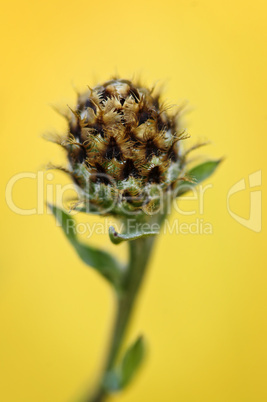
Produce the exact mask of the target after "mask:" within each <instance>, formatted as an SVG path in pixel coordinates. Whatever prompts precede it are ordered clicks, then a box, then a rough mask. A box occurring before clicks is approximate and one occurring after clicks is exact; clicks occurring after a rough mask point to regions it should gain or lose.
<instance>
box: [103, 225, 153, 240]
mask: <svg viewBox="0 0 267 402" xmlns="http://www.w3.org/2000/svg"><path fill="white" fill-rule="evenodd" d="M108 234H109V238H110V240H111V241H112V243H114V244H120V243H122V242H123V241H128V240H136V239H139V238H140V237H148V236H155V235H157V234H159V232H156V231H152V230H151V231H145V232H135V233H123V234H121V233H118V232H116V230H115V229H114V227H113V226H110V228H109V230H108Z"/></svg>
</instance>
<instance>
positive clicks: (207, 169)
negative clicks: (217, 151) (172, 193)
mask: <svg viewBox="0 0 267 402" xmlns="http://www.w3.org/2000/svg"><path fill="white" fill-rule="evenodd" d="M221 162H222V159H218V160H215V161H206V162H203V163H201V164H200V165H198V166H195V167H193V168H192V169H191V170H189V172H188V173H187V176H188V177H189V178H190V179H192V180H193V181H192V182H187V181H182V182H181V183H180V184H179V188H178V194H177V195H178V196H180V195H183V194H185V193H187V192H188V191H190V190H191V189H192V187H195V186H197V185H198V184H199V183H201V182H202V181H204V180H205V179H207V178H208V177H210V176H211V175H212V174H213V173H214V171H215V170H216V169H217V167H218V166H219V164H220V163H221Z"/></svg>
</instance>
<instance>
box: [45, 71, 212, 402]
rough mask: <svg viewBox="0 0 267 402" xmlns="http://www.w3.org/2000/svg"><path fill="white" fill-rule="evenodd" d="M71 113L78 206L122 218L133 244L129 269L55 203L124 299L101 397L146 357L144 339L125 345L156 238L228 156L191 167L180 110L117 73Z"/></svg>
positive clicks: (83, 254)
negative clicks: (86, 238)
mask: <svg viewBox="0 0 267 402" xmlns="http://www.w3.org/2000/svg"><path fill="white" fill-rule="evenodd" d="M65 117H66V118H67V121H68V133H67V135H66V136H65V137H63V138H57V139H56V142H58V143H59V144H60V145H61V146H62V147H64V149H65V150H66V153H67V156H68V166H67V167H66V168H65V167H64V168H60V169H63V170H64V171H65V172H67V173H68V174H69V175H70V176H71V178H72V179H73V181H74V183H75V184H76V188H77V191H78V194H79V200H78V201H77V202H76V203H75V205H74V206H72V209H73V210H76V211H77V210H79V211H82V212H86V213H93V214H99V215H104V216H107V215H110V216H112V217H115V218H117V219H118V220H119V221H120V223H121V224H122V225H123V226H122V227H123V230H122V232H121V233H119V232H118V231H116V230H115V229H114V228H113V227H110V228H109V237H110V240H111V241H112V242H113V243H114V244H116V245H119V244H120V243H122V242H127V243H128V246H129V259H128V263H127V264H126V266H122V264H121V263H120V262H119V261H118V260H117V259H116V258H115V257H114V256H111V255H110V254H109V253H107V252H106V251H105V250H100V249H96V248H94V247H91V246H90V245H88V244H85V243H82V242H81V241H80V240H79V239H78V238H77V235H76V230H75V220H74V218H73V217H72V216H71V215H70V214H69V213H66V212H65V211H63V210H62V209H61V208H59V207H57V206H52V205H51V209H52V211H53V213H54V214H55V215H56V217H57V220H58V221H59V222H60V224H61V226H62V228H63V230H64V232H65V234H66V236H67V237H68V239H69V241H70V243H71V244H72V246H73V247H74V248H75V250H76V251H77V253H78V255H79V256H80V258H81V259H82V260H83V261H84V262H85V263H86V264H87V265H89V266H90V267H92V268H94V269H95V270H97V271H98V272H99V273H100V274H101V275H102V276H103V277H104V278H105V279H106V280H108V281H109V283H110V286H111V287H112V289H113V292H114V295H115V297H116V303H117V312H116V317H115V322H114V327H113V330H112V336H111V341H110V346H109V352H108V355H107V357H106V362H105V366H104V370H103V373H102V375H101V378H100V381H99V384H98V387H97V389H96V390H95V391H94V392H92V393H91V395H89V396H88V397H87V399H85V401H88V402H89V401H90V402H100V401H105V400H106V399H107V398H108V396H109V395H110V394H113V393H115V392H119V391H122V390H123V389H124V388H125V387H126V386H127V385H128V384H129V383H130V381H131V380H132V378H133V377H134V375H135V373H136V371H137V369H138V367H139V366H140V364H141V362H142V360H143V357H144V342H143V338H142V337H139V338H138V339H137V340H136V342H134V344H132V345H131V346H130V347H129V348H128V349H127V350H126V351H125V352H123V351H121V347H122V342H123V340H124V337H125V332H126V329H127V325H128V323H129V320H130V317H131V312H132V310H133V307H134V304H135V301H136V298H137V295H138V291H139V288H140V285H141V284H142V280H143V277H144V274H145V271H146V268H147V265H148V261H149V257H150V254H151V252H152V249H153V244H154V242H155V238H156V235H157V234H158V232H159V230H160V227H161V225H162V223H163V221H164V220H165V219H166V216H167V214H168V213H169V212H170V206H171V203H172V201H173V200H175V199H176V198H177V197H178V196H181V195H182V194H184V193H185V192H186V191H188V190H189V189H190V188H191V187H192V186H195V185H197V184H198V183H200V182H201V181H202V180H204V179H206V178H207V177H208V176H210V175H211V174H212V173H213V171H214V170H215V169H216V167H217V166H218V164H219V162H220V161H219V160H215V161H206V162H203V163H201V164H200V165H198V166H195V167H193V168H191V169H188V168H187V166H188V163H187V155H188V153H189V151H190V150H187V151H183V150H182V147H181V143H182V140H184V139H185V138H187V135H186V134H185V133H184V132H183V131H182V130H181V127H180V118H179V113H178V112H176V113H174V114H171V113H170V112H169V111H168V108H167V107H166V106H164V104H163V103H162V102H161V97H160V93H158V94H153V90H150V89H147V88H145V87H143V86H141V85H140V84H134V83H133V82H131V81H128V80H123V79H117V78H116V79H113V80H111V81H108V82H105V83H104V84H103V85H99V86H96V87H95V88H93V89H91V88H88V90H87V91H86V92H84V93H82V94H78V101H77V106H76V107H75V109H73V110H72V109H70V110H69V112H68V113H66V115H65ZM193 148H196V147H193ZM129 222H130V223H131V224H130V225H129ZM119 356H122V358H119Z"/></svg>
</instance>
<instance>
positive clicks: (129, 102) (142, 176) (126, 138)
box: [61, 79, 186, 215]
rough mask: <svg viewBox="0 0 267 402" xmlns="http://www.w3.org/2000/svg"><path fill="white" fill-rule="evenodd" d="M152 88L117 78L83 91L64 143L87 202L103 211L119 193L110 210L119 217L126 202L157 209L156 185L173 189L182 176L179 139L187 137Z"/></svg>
mask: <svg viewBox="0 0 267 402" xmlns="http://www.w3.org/2000/svg"><path fill="white" fill-rule="evenodd" d="M152 92H153V91H152V90H149V89H147V88H144V87H142V86H141V85H139V84H137V85H135V84H134V83H133V82H131V81H128V80H123V79H113V80H111V81H108V82H106V83H104V84H103V85H98V86H96V87H95V88H93V89H91V88H89V89H88V90H87V91H86V92H84V93H82V94H79V95H78V101H77V106H76V108H75V109H73V110H72V109H71V113H70V115H69V117H68V126H69V130H68V131H69V132H68V135H67V138H65V139H64V140H63V141H62V142H61V145H63V146H64V148H65V149H66V150H67V153H68V159H69V173H70V174H71V176H72V178H73V180H74V181H75V183H76V184H77V185H78V187H79V188H80V190H81V191H80V192H81V197H82V198H83V201H85V202H87V203H90V204H91V205H93V206H94V207H95V208H96V210H97V211H98V212H101V209H102V210H103V209H105V208H106V207H107V204H108V205H109V204H110V201H111V200H112V197H113V200H114V197H115V196H116V197H117V200H116V203H114V206H113V207H112V208H111V211H110V213H112V214H114V215H116V214H118V215H120V214H121V213H122V212H121V211H122V209H121V206H124V208H123V210H125V208H126V209H127V210H129V211H130V210H131V211H132V210H139V209H142V206H143V205H146V210H147V209H149V208H147V207H148V206H149V205H151V208H152V209H153V205H154V204H155V202H154V201H153V202H152V198H153V196H152V193H151V191H152V190H151V188H152V187H153V186H158V187H160V189H161V191H163V192H164V191H165V192H166V191H170V189H174V188H175V186H176V183H177V182H178V180H179V178H180V177H181V174H182V170H183V163H182V160H183V158H182V157H181V151H180V145H179V140H181V139H184V138H186V136H185V135H183V134H182V133H181V131H180V128H179V121H178V117H177V116H175V115H174V116H172V115H170V114H169V113H168V111H167V110H166V108H164V106H163V105H162V104H161V101H160V95H159V94H157V95H154V96H153V93H152ZM153 191H154V190H153ZM153 191H152V192H153ZM115 204H116V205H115ZM123 213H124V212H123Z"/></svg>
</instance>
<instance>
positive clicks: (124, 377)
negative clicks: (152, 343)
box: [120, 336, 145, 388]
mask: <svg viewBox="0 0 267 402" xmlns="http://www.w3.org/2000/svg"><path fill="white" fill-rule="evenodd" d="M144 356H145V345H144V340H143V337H141V336H140V337H139V338H138V339H137V340H136V341H135V343H134V344H133V345H131V346H130V347H129V349H128V350H127V351H126V353H125V355H124V358H123V360H122V365H121V370H120V371H121V386H122V388H124V387H126V386H127V385H128V384H129V382H130V381H131V380H132V378H133V376H134V375H135V374H136V372H137V370H138V369H139V367H140V365H141V363H142V361H143V359H144Z"/></svg>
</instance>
